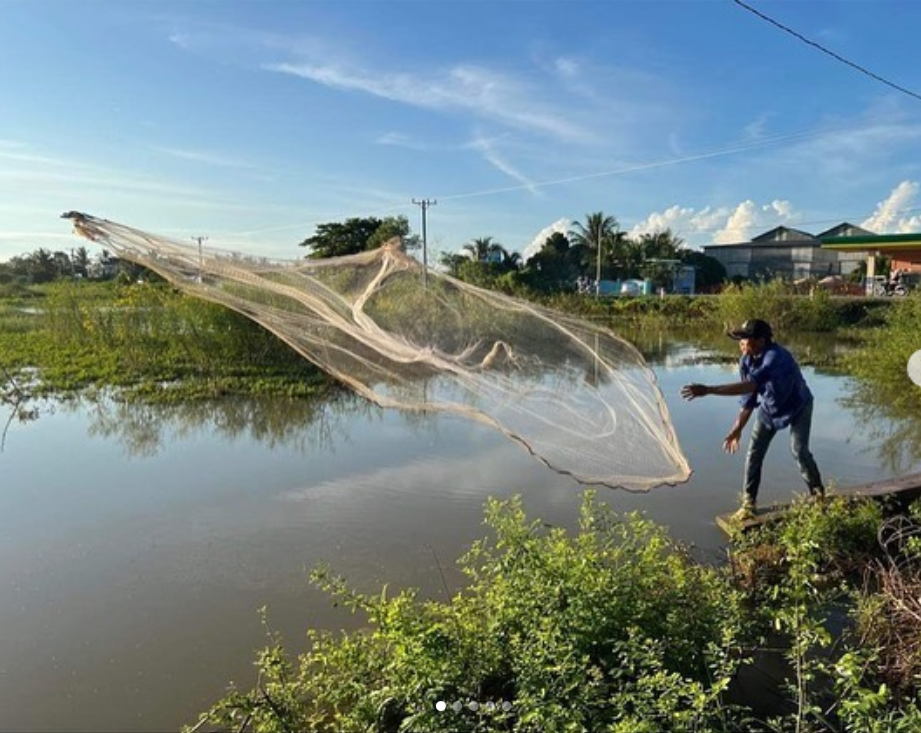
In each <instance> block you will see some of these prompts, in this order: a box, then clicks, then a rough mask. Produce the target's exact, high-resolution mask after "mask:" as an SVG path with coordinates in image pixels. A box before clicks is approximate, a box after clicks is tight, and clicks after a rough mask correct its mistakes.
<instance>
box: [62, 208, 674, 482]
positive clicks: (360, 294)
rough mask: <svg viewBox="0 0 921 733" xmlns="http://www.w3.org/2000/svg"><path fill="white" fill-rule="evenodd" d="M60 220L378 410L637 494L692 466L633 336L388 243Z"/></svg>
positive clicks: (73, 215) (85, 218) (76, 217)
mask: <svg viewBox="0 0 921 733" xmlns="http://www.w3.org/2000/svg"><path fill="white" fill-rule="evenodd" d="M63 216H64V217H66V218H70V219H71V220H72V221H73V224H74V230H75V232H76V233H77V234H79V235H81V236H83V237H85V238H87V239H89V240H91V241H93V242H96V243H98V244H100V245H101V246H103V247H105V248H107V249H110V250H112V251H113V252H114V253H116V254H117V255H118V256H119V257H121V258H123V259H126V260H128V261H131V262H135V263H137V264H140V265H143V266H145V267H147V268H149V269H151V270H153V271H155V272H157V273H159V274H160V275H161V276H163V277H164V278H165V279H166V280H168V281H169V282H170V283H172V284H173V285H174V286H175V287H177V288H179V289H181V290H182V291H184V292H186V293H189V294H191V295H194V296H197V297H199V298H203V299H205V300H208V301H212V302H215V303H219V304H221V305H224V306H226V307H228V308H231V309H233V310H235V311H238V312H239V313H242V314H243V315H245V316H247V317H249V318H251V319H252V320H254V321H255V322H257V323H259V324H261V325H262V326H263V327H264V328H266V329H268V330H269V331H271V332H272V333H274V334H275V335H276V336H277V337H278V338H279V339H281V340H282V341H284V342H285V343H287V344H288V345H289V346H290V347H291V348H293V349H295V350H296V351H297V352H299V353H300V354H301V355H303V356H304V357H305V358H306V359H309V360H310V361H311V362H313V363H314V364H316V365H317V366H319V367H320V368H322V369H323V370H325V371H327V372H328V373H329V374H331V375H333V376H334V377H335V378H336V379H338V380H340V381H341V382H343V383H345V384H347V385H349V386H350V387H351V388H352V389H354V390H355V391H356V392H358V393H359V394H361V395H363V396H364V397H366V398H367V399H369V400H372V401H373V402H375V403H377V404H379V405H381V406H383V407H391V408H399V409H405V410H426V411H439V412H446V413H451V414H456V415H461V416H463V417H466V418H470V419H473V420H477V421H479V422H481V423H484V424H486V425H490V426H492V427H494V428H496V429H498V430H500V431H501V432H502V433H504V434H505V435H507V436H508V437H510V438H512V439H514V440H516V441H518V442H519V443H521V444H522V445H523V446H524V447H525V448H527V449H528V450H529V451H530V452H531V453H532V454H533V455H534V456H536V457H537V458H539V459H540V460H542V461H543V462H544V463H545V464H547V465H548V466H549V467H550V468H552V469H553V470H555V471H558V472H560V473H565V474H569V475H571V476H573V477H574V478H575V479H577V480H578V481H580V482H582V483H587V484H603V485H608V486H615V487H621V488H626V489H630V490H648V489H650V488H652V487H654V486H658V485H662V484H674V483H679V482H683V481H685V480H687V478H688V476H689V475H690V469H689V467H688V464H687V461H686V460H685V457H684V455H683V454H682V452H681V448H680V447H679V444H678V441H677V439H676V436H675V433H674V430H673V428H672V426H671V422H670V420H669V415H668V410H667V408H666V405H665V402H664V400H663V398H662V394H661V392H660V390H659V388H658V386H657V384H656V381H655V375H654V374H653V372H652V371H651V370H650V369H649V368H648V367H647V365H646V364H645V362H644V360H643V358H642V355H641V354H640V353H639V352H638V351H637V350H636V348H635V347H633V346H632V345H631V344H630V343H629V342H627V341H625V340H623V339H621V338H619V337H617V336H616V335H615V334H614V333H612V332H611V331H610V330H608V329H605V328H601V327H597V326H595V325H593V324H591V323H588V322H585V321H582V320H579V319H576V318H573V317H569V316H566V315H564V314H561V313H558V312H555V311H552V310H550V309H546V308H543V307H540V306H537V305H535V304H532V303H528V302H524V301H521V300H517V299H514V298H511V297H508V296H505V295H503V294H501V293H496V292H493V291H489V290H484V289H481V288H477V287H474V286H472V285H470V284H468V283H465V282H462V281H459V280H456V279H454V278H451V277H448V276H446V275H443V274H440V273H436V272H432V271H429V272H426V273H423V270H422V266H421V265H420V264H419V263H418V262H417V261H416V260H415V259H414V258H412V257H411V256H409V255H407V254H406V253H405V252H404V251H403V250H402V249H401V247H400V243H399V240H392V241H391V242H388V243H387V244H386V245H384V246H383V247H381V248H379V249H376V250H373V251H368V252H362V253H360V254H356V255H351V256H347V257H338V258H331V259H325V260H314V259H302V260H296V261H287V262H280V261H270V260H267V259H264V258H262V259H260V258H253V257H246V256H243V255H241V254H239V253H233V252H225V251H221V250H218V249H216V248H212V247H207V248H204V247H201V246H200V243H199V245H198V246H196V245H195V244H191V243H190V244H185V243H183V242H179V241H175V240H172V239H169V238H166V237H161V236H157V235H155V234H151V233H147V232H143V231H140V230H137V229H134V228H131V227H128V226H124V225H122V224H117V223H115V222H112V221H108V220H105V219H99V218H96V217H93V216H90V215H88V214H81V213H78V212H68V213H67V214H64V215H63Z"/></svg>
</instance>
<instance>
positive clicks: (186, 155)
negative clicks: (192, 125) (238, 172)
mask: <svg viewBox="0 0 921 733" xmlns="http://www.w3.org/2000/svg"><path fill="white" fill-rule="evenodd" d="M153 149H154V150H156V151H157V152H158V153H165V154H166V155H169V156H172V157H174V158H180V159H182V160H189V161H192V162H194V163H204V164H205V165H212V166H217V167H220V168H252V167H253V166H251V165H250V164H249V163H245V162H243V161H242V160H240V159H239V158H235V157H230V156H227V155H222V154H220V153H212V152H208V151H201V150H181V149H179V148H167V147H160V146H157V145H154V146H153Z"/></svg>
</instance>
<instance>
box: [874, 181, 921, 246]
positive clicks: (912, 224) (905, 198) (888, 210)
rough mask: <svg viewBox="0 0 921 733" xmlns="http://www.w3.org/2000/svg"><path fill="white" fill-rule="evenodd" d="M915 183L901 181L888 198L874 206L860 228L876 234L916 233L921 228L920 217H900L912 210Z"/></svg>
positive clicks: (914, 198) (917, 187) (915, 190)
mask: <svg viewBox="0 0 921 733" xmlns="http://www.w3.org/2000/svg"><path fill="white" fill-rule="evenodd" d="M918 189H919V186H918V183H917V181H902V182H901V183H900V184H899V185H898V186H896V187H895V188H894V189H892V192H891V193H890V194H889V197H888V198H887V199H885V200H884V201H880V202H879V203H878V204H877V205H876V210H875V211H874V212H873V214H872V215H871V216H870V217H869V218H868V219H865V220H864V221H863V222H861V224H860V226H862V227H864V228H865V229H869V230H870V231H871V232H876V233H877V234H899V233H907V232H913V231H917V230H918V228H919V227H921V215H915V216H911V217H906V216H902V214H903V213H904V212H906V211H910V210H912V209H913V208H914V207H913V206H912V204H914V203H915V200H916V199H917V197H918Z"/></svg>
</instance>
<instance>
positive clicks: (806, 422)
mask: <svg viewBox="0 0 921 733" xmlns="http://www.w3.org/2000/svg"><path fill="white" fill-rule="evenodd" d="M811 429H812V400H810V401H809V402H808V403H807V404H806V406H805V407H803V409H802V410H800V413H799V415H797V416H796V417H795V418H794V419H793V422H791V423H790V451H791V452H792V453H793V458H794V460H795V461H796V465H797V467H798V468H799V472H800V475H801V476H802V477H803V481H805V482H806V486H808V487H809V493H810V494H812V495H816V494H823V493H825V489H824V488H823V487H822V477H821V476H820V475H819V467H818V466H816V464H815V458H813V457H812V453H811V452H810V450H809V431H810V430H811ZM776 434H777V430H776V429H775V428H773V427H771V426H770V425H767V424H765V422H764V421H763V420H761V418H760V417H759V416H758V415H755V425H754V427H752V434H751V438H749V441H748V453H747V454H746V456H745V483H744V486H743V487H742V489H743V491H744V492H745V498H746V500H748V501H751V502H753V503H754V502H755V501H756V500H757V498H758V489H759V488H760V486H761V465H762V464H763V463H764V456H765V454H766V453H767V450H768V447H769V446H770V445H771V441H772V440H773V439H774V436H775V435H776Z"/></svg>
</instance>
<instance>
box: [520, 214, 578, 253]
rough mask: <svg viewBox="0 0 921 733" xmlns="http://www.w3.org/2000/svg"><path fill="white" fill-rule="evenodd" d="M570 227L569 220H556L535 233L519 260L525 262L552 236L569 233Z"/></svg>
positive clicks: (570, 222)
mask: <svg viewBox="0 0 921 733" xmlns="http://www.w3.org/2000/svg"><path fill="white" fill-rule="evenodd" d="M571 226H572V221H571V220H569V219H557V220H556V221H555V222H553V224H551V225H550V226H546V227H544V228H543V229H541V230H540V231H539V232H538V233H537V236H535V237H534V239H532V240H531V243H530V244H529V245H528V246H527V247H525V248H524V251H523V252H522V253H521V259H523V260H524V261H525V262H527V261H528V259H529V258H531V257H533V256H534V255H536V254H537V253H538V252H540V249H541V247H543V246H544V242H546V241H547V240H548V239H549V238H550V237H551V236H552V235H554V234H557V233H559V234H566V233H568V232H569V229H570V227H571Z"/></svg>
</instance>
